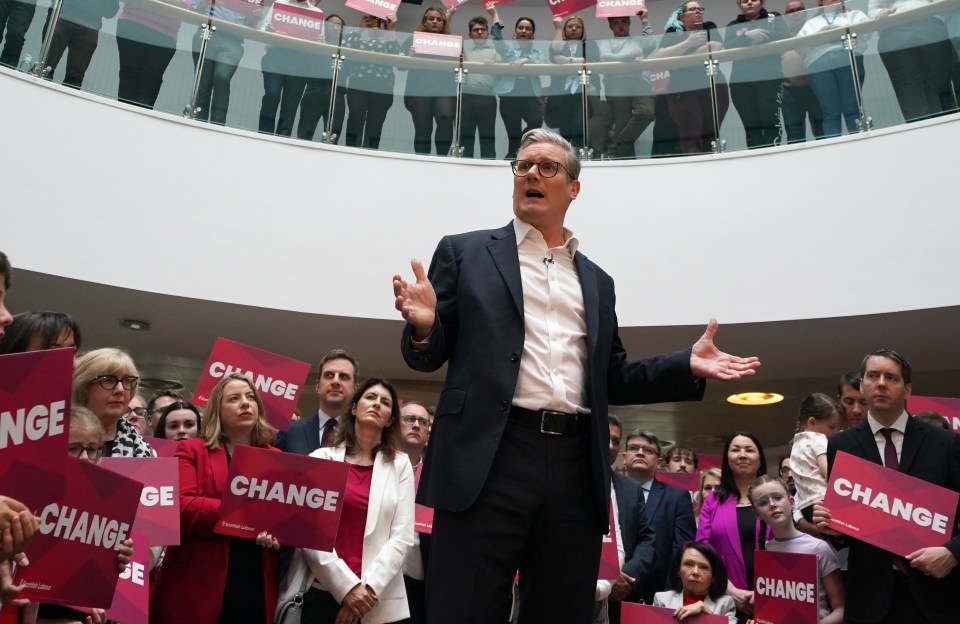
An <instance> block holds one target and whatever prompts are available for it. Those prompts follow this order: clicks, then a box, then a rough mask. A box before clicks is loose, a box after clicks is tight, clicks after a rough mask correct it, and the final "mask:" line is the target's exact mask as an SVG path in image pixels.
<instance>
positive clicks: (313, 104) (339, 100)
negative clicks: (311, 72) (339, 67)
mask: <svg viewBox="0 0 960 624" xmlns="http://www.w3.org/2000/svg"><path fill="white" fill-rule="evenodd" d="M331 89H333V79H332V78H310V79H308V80H307V88H306V89H305V90H304V92H303V99H302V100H300V123H299V124H297V138H298V139H302V140H304V141H312V140H313V137H314V134H316V132H317V126H318V125H319V124H320V120H321V119H322V120H323V122H324V125H323V126H321V128H320V131H321V132H323V131H325V130H326V129H327V118H328V117H329V116H330V90H331ZM334 98H335V99H334V104H333V106H334V108H333V126H332V127H331V129H330V130H331V132H333V133H334V134H335V135H337V137H339V136H340V133H341V132H342V131H343V119H344V117H345V116H346V113H347V90H346V88H344V87H337V92H336V95H335V96H334Z"/></svg>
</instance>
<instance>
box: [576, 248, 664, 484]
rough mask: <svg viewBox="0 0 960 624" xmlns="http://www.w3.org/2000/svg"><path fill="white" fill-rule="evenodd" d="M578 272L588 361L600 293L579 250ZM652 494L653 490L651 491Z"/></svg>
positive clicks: (597, 321)
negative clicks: (585, 317) (584, 312)
mask: <svg viewBox="0 0 960 624" xmlns="http://www.w3.org/2000/svg"><path fill="white" fill-rule="evenodd" d="M574 261H575V262H576V263H577V273H578V274H579V276H580V290H582V291H583V309H584V310H585V311H586V314H587V362H590V361H592V360H593V358H594V354H595V353H596V350H597V333H598V332H599V331H600V293H599V290H598V287H597V273H596V271H595V269H594V268H593V265H592V264H591V263H589V262H587V258H586V256H584V255H583V254H582V253H580V252H579V251H578V252H577V254H576V255H575V256H574ZM651 494H652V492H651Z"/></svg>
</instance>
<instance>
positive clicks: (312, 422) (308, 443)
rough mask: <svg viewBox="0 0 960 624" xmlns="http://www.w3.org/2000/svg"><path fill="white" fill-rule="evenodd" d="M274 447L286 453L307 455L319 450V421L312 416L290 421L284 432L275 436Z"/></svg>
mask: <svg viewBox="0 0 960 624" xmlns="http://www.w3.org/2000/svg"><path fill="white" fill-rule="evenodd" d="M274 446H276V447H277V448H278V449H280V450H281V451H286V452H287V453H297V454H300V455H309V454H310V453H312V452H314V451H315V450H317V449H318V448H320V419H319V418H318V417H317V415H316V414H314V415H313V416H311V417H310V418H303V419H301V420H294V421H292V422H291V423H290V428H289V429H287V431H286V432H283V431H281V432H280V433H279V434H277V441H276V442H274Z"/></svg>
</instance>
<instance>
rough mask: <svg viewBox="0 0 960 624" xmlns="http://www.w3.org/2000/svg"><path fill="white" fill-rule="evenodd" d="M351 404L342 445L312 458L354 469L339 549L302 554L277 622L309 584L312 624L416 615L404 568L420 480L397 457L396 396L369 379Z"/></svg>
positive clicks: (307, 609)
mask: <svg viewBox="0 0 960 624" xmlns="http://www.w3.org/2000/svg"><path fill="white" fill-rule="evenodd" d="M352 403H353V405H352V407H351V410H350V413H348V414H347V415H346V416H344V417H343V418H342V419H341V423H340V425H339V427H338V429H337V437H336V443H335V445H334V446H332V447H329V448H321V449H319V450H317V451H314V452H313V453H312V454H311V457H319V458H322V459H332V460H334V461H343V462H346V463H348V464H349V465H350V474H349V477H348V479H347V488H346V491H345V492H344V496H343V499H342V501H343V511H342V516H341V519H340V528H339V530H338V532H337V541H336V547H335V549H334V551H333V552H322V551H317V550H309V549H298V550H297V551H296V553H295V554H294V557H293V562H292V564H291V566H290V570H289V572H288V573H287V576H286V578H285V579H284V581H283V584H282V585H281V587H280V601H279V604H280V606H279V607H278V615H279V613H280V611H281V610H282V609H283V606H284V604H285V603H286V602H288V601H289V600H292V599H293V598H294V597H295V596H296V595H297V593H298V592H299V591H300V590H301V588H302V587H304V583H305V581H307V582H306V587H307V588H308V589H307V591H305V592H304V595H303V607H302V608H303V611H302V615H301V620H302V621H303V622H305V623H306V622H310V623H311V624H356V623H357V622H360V621H362V622H363V624H385V623H387V622H396V621H398V620H402V619H404V618H406V617H408V615H409V611H408V608H407V594H406V590H405V589H404V585H403V574H402V568H403V560H404V557H405V556H406V553H407V550H408V549H409V548H411V547H412V546H413V508H414V478H413V469H412V468H411V467H410V461H409V460H408V459H407V457H406V455H404V454H403V453H401V452H400V451H398V450H397V448H398V446H399V439H398V438H399V436H398V431H399V427H400V405H399V401H398V400H397V392H396V390H395V389H394V388H393V386H392V385H391V384H390V382H388V381H386V380H384V379H377V378H374V379H369V380H367V381H366V382H365V383H364V384H363V385H361V386H360V389H359V390H358V391H357V393H356V394H355V395H354V397H353V402H352ZM308 575H309V577H308Z"/></svg>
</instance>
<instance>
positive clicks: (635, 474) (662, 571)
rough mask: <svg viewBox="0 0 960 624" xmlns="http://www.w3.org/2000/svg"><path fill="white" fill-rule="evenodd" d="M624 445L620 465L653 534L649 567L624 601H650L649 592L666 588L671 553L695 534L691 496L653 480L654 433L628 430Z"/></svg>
mask: <svg viewBox="0 0 960 624" xmlns="http://www.w3.org/2000/svg"><path fill="white" fill-rule="evenodd" d="M625 448H626V450H625V452H624V453H623V464H624V466H626V467H627V476H628V477H630V478H631V479H633V480H634V481H636V482H637V483H638V484H639V485H640V488H641V489H642V490H643V497H644V500H645V501H646V513H647V517H648V518H649V519H650V525H651V526H652V527H653V532H654V535H656V539H655V541H654V545H655V549H656V559H655V564H654V566H653V569H651V570H650V573H649V574H647V575H646V576H645V577H644V578H643V579H641V580H640V581H639V582H638V583H637V587H636V589H635V590H634V591H633V592H631V594H630V597H629V598H628V600H630V601H632V602H639V601H640V600H643V601H644V602H645V603H647V604H653V595H654V594H655V593H657V592H658V591H663V590H665V589H666V588H667V572H668V570H669V568H670V561H671V560H672V559H673V555H674V553H675V552H677V549H678V548H680V546H682V545H683V544H685V543H686V542H689V541H692V540H693V539H694V538H695V537H696V534H697V524H696V522H694V519H693V499H692V498H691V497H690V492H687V491H686V490H683V489H681V488H678V487H676V486H674V485H669V484H667V483H663V482H662V481H657V479H656V476H657V466H658V465H659V463H660V455H661V453H662V452H663V451H662V449H661V447H660V438H658V437H657V435H656V434H654V433H652V432H650V431H647V430H645V429H636V430H634V431H631V432H630V433H629V434H627V442H626V446H625Z"/></svg>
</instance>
